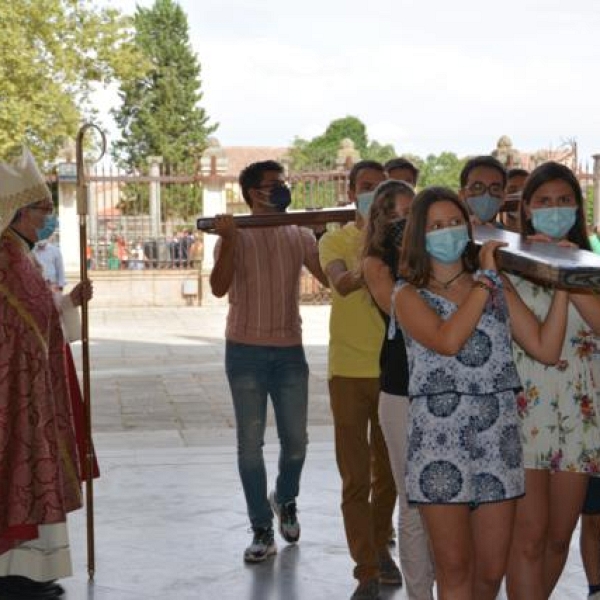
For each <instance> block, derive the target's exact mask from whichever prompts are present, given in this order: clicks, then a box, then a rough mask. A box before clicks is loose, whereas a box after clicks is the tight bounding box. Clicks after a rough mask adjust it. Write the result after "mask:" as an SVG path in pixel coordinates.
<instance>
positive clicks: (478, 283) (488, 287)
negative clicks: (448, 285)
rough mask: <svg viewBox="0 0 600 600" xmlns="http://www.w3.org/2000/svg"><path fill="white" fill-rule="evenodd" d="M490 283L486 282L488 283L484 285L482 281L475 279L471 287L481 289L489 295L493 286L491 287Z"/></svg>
mask: <svg viewBox="0 0 600 600" xmlns="http://www.w3.org/2000/svg"><path fill="white" fill-rule="evenodd" d="M491 283H492V282H491V281H489V280H488V283H484V282H483V280H482V279H476V280H475V281H474V282H473V287H474V288H476V287H478V288H481V289H482V290H485V291H486V292H489V293H490V294H491V293H492V290H493V286H492V285H491Z"/></svg>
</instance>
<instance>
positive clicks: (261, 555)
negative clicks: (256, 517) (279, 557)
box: [244, 527, 277, 563]
mask: <svg viewBox="0 0 600 600" xmlns="http://www.w3.org/2000/svg"><path fill="white" fill-rule="evenodd" d="M273 554H277V546H276V545H275V536H274V535H273V528H272V527H265V528H262V527H261V528H257V529H255V530H254V537H253V538H252V543H251V544H250V545H249V546H248V547H247V548H246V550H244V560H245V561H246V562H249V563H258V562H262V561H263V560H266V559H267V558H269V556H272V555H273Z"/></svg>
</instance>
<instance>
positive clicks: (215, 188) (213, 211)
mask: <svg viewBox="0 0 600 600" xmlns="http://www.w3.org/2000/svg"><path fill="white" fill-rule="evenodd" d="M211 179H214V181H210V182H206V183H205V184H204V186H203V188H202V206H203V211H202V216H203V217H214V216H215V215H218V214H222V213H225V212H227V196H226V194H225V183H224V180H223V179H221V178H216V177H215V178H211ZM217 239H218V237H217V236H216V235H213V234H210V233H205V234H204V256H203V259H202V271H203V272H204V273H210V271H212V268H213V266H214V264H215V259H214V251H215V244H216V243H217Z"/></svg>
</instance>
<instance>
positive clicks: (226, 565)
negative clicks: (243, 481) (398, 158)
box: [63, 305, 586, 600]
mask: <svg viewBox="0 0 600 600" xmlns="http://www.w3.org/2000/svg"><path fill="white" fill-rule="evenodd" d="M225 313H226V306H224V305H216V306H205V307H182V308H110V309H94V308H92V309H91V311H90V339H91V351H90V353H91V362H92V405H93V420H94V431H95V444H96V448H97V451H98V455H99V460H100V467H101V471H102V476H101V478H100V479H99V480H98V481H97V482H96V484H95V486H94V487H95V511H94V512H95V520H96V526H95V530H96V575H95V580H94V583H93V584H90V583H88V580H87V573H86V544H85V511H83V510H82V511H78V512H77V513H74V514H73V515H72V516H71V517H70V534H71V541H72V549H73V555H74V576H73V577H72V578H70V579H68V580H65V581H64V582H63V583H64V585H65V588H66V589H67V595H66V600H142V599H144V600H146V599H148V600H159V599H161V600H213V599H216V598H218V599H219V600H230V599H231V600H234V599H235V600H238V599H243V600H307V599H311V600H313V599H317V600H321V599H338V598H339V599H341V600H345V599H347V598H349V596H350V594H351V593H352V590H353V588H354V582H353V580H352V578H351V569H352V563H351V561H350V559H349V557H348V551H347V548H346V543H345V538H344V532H343V524H342V519H341V514H340V509H339V501H340V481H339V475H338V473H337V469H336V466H335V457H334V451H333V435H332V428H331V417H330V412H329V402H328V394H327V382H326V362H327V340H328V323H327V321H328V314H329V309H328V307H327V306H303V307H302V315H303V319H304V339H305V347H306V351H307V359H308V362H309V365H310V369H311V380H310V410H309V437H310V440H311V443H310V445H309V449H308V456H307V461H306V466H305V470H304V473H303V481H302V492H301V496H300V499H299V508H300V510H301V512H300V515H299V516H300V519H301V522H302V528H303V530H302V539H301V542H300V544H298V545H297V546H287V545H286V544H285V543H283V542H282V541H281V540H278V545H279V554H278V555H277V556H276V557H275V558H274V559H273V560H269V561H268V562H267V563H266V564H261V565H256V566H247V565H244V564H243V562H242V559H241V554H242V551H243V548H244V547H245V545H246V544H247V543H248V541H249V538H250V535H249V533H248V532H247V528H248V522H247V517H246V513H245V505H244V499H243V494H242V491H241V487H240V484H239V478H238V475H237V467H236V457H235V432H234V426H233V410H232V406H231V400H230V397H229V390H228V386H227V381H226V379H225V374H224V366H223V363H224V356H223V355H224V342H223V331H224V322H225ZM74 354H75V356H76V360H77V362H79V349H78V347H77V345H75V347H74ZM270 423H271V424H272V420H271V417H270ZM277 452H278V447H277V445H276V434H275V432H274V429H273V427H272V426H271V427H269V429H268V432H267V444H266V446H265V458H266V462H267V468H268V473H269V480H270V481H272V480H273V474H274V473H275V472H276V464H277ZM502 597H503V596H502ZM585 597H586V586H585V578H584V575H583V572H582V567H581V562H580V559H579V553H578V549H577V537H576V536H575V537H574V539H573V544H572V548H571V555H570V561H569V564H568V566H567V569H566V572H565V574H564V575H563V578H562V580H561V582H560V586H559V588H558V589H557V591H556V593H555V594H554V596H553V600H571V599H573V600H575V599H576V598H585ZM383 598H384V599H390V600H392V599H393V600H405V599H406V595H405V593H404V592H403V591H402V590H394V589H390V590H385V591H384V593H383Z"/></svg>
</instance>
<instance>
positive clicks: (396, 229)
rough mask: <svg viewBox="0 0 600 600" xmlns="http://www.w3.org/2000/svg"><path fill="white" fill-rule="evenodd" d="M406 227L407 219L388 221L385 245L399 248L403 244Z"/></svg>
mask: <svg viewBox="0 0 600 600" xmlns="http://www.w3.org/2000/svg"><path fill="white" fill-rule="evenodd" d="M405 229H406V219H397V220H396V221H391V222H390V223H388V224H387V227H386V232H385V241H384V244H385V247H386V248H392V247H393V248H398V247H399V246H400V245H401V244H402V237H403V236H404V230H405Z"/></svg>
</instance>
